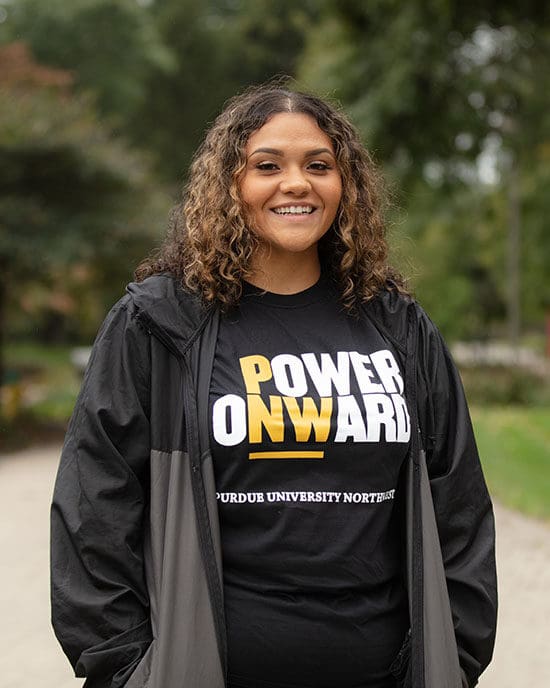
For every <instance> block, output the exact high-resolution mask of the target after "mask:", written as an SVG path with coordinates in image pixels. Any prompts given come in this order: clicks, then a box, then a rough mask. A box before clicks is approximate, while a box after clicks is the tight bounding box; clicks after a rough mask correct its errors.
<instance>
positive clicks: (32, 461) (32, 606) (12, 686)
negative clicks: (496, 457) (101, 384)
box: [0, 447, 550, 688]
mask: <svg viewBox="0 0 550 688" xmlns="http://www.w3.org/2000/svg"><path fill="white" fill-rule="evenodd" d="M58 455H59V449H58V448H57V447H53V448H35V449H31V450H27V451H24V452H20V453H17V454H11V455H5V456H2V457H0V524H1V526H0V551H1V552H2V558H1V560H0V609H1V610H2V623H1V624H0V647H1V648H2V652H1V653H0V686H2V688H71V687H73V688H77V687H78V686H79V685H81V684H82V681H81V680H75V679H73V678H72V673H71V669H70V666H69V664H68V662H67V660H66V659H65V657H64V656H63V654H62V653H61V650H60V649H59V647H58V645H57V641H56V640H55V638H54V636H53V633H52V631H51V628H50V623H49V587H48V528H49V523H48V509H49V502H50V497H51V492H52V488H53V481H54V477H55V471H56V468H57V461H58ZM496 517H497V532H498V551H497V556H498V564H499V579H500V598H501V604H500V623H499V633H498V639H497V646H496V650H495V658H494V661H493V663H492V665H491V666H490V667H489V669H488V670H487V672H486V673H485V674H484V675H483V677H482V678H481V680H480V682H479V686H480V688H546V687H547V686H548V685H549V681H550V652H549V651H548V648H547V646H548V642H547V637H546V636H547V633H545V631H546V632H548V631H549V630H550V526H549V525H546V524H543V523H539V522H536V521H532V520H530V519H527V518H525V517H523V516H520V515H518V514H516V513H513V512H511V511H508V510H506V509H504V508H502V507H500V506H498V505H497V508H496Z"/></svg>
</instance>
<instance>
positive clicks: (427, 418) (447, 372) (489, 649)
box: [418, 313, 497, 686]
mask: <svg viewBox="0 0 550 688" xmlns="http://www.w3.org/2000/svg"><path fill="white" fill-rule="evenodd" d="M419 347H420V350H419V354H420V366H419V371H420V375H421V378H422V379H421V380H420V381H419V386H418V390H419V408H420V409H425V413H424V414H423V417H421V418H420V424H421V428H422V431H423V439H424V444H425V446H426V455H427V464H428V473H429V477H430V487H431V491H432V497H433V502H434V508H435V515H436V520H437V526H438V531H439V538H440V541H441V550H442V554H443V563H444V567H445V575H446V579H447V588H448V592H449V598H450V603H451V610H452V614H453V622H454V627H455V634H456V639H457V645H458V651H459V659H460V664H461V667H462V669H463V671H464V672H465V674H466V676H467V678H468V681H469V683H470V685H471V686H473V685H475V684H476V683H477V681H478V678H479V675H480V674H481V672H482V671H483V670H484V669H485V667H486V666H487V665H488V664H489V661H490V660H491V656H492V653H493V646H494V641H495V632H496V612H497V586H496V570H495V534H494V518H493V509H492V504H491V500H490V497H489V494H488V491H487V486H486V483H485V479H484V477H483V473H482V469H481V465H480V461H479V456H478V452H477V447H476V443H475V439H474V434H473V430H472V424H471V421H470V414H469V411H468V406H467V403H466V398H465V395H464V391H463V388H462V383H461V380H460V377H459V375H458V372H457V370H456V367H455V365H454V363H453V361H452V359H451V355H450V353H449V351H448V349H447V347H446V345H445V343H444V341H443V339H442V337H441V335H440V333H439V332H438V330H437V328H436V327H435V326H434V325H433V323H432V322H431V321H430V320H429V318H427V316H426V315H425V314H424V313H422V314H421V317H420V338H419Z"/></svg>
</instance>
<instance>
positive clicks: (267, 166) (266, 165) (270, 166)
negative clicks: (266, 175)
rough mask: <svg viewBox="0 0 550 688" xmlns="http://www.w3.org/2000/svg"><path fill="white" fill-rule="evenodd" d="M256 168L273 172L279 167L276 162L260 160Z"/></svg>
mask: <svg viewBox="0 0 550 688" xmlns="http://www.w3.org/2000/svg"><path fill="white" fill-rule="evenodd" d="M256 169H257V170H260V171H262V172H273V171H274V170H277V169H278V167H277V165H276V164H275V163H274V162H259V163H258V164H257V165H256Z"/></svg>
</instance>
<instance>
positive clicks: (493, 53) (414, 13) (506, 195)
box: [299, 0, 550, 337]
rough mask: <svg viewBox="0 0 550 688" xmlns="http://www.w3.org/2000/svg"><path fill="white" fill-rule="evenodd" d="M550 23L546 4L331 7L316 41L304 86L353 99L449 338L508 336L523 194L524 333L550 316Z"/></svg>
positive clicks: (333, 3) (345, 1)
mask: <svg viewBox="0 0 550 688" xmlns="http://www.w3.org/2000/svg"><path fill="white" fill-rule="evenodd" d="M547 18H548V10H547V9H544V7H543V6H542V5H541V4H539V3H529V4H528V5H527V6H526V7H524V6H522V7H521V8H520V7H519V6H518V5H516V4H514V3H511V2H503V3H498V4H497V3H493V2H477V3H473V2H466V3H464V2H457V0H430V2H420V1H413V2H408V3H405V4H403V3H399V2H397V1H396V0H379V1H377V2H373V3H363V2H359V1H358V0H342V1H340V0H326V1H325V2H324V3H323V12H322V16H321V19H320V21H319V22H318V23H317V24H316V25H315V26H314V27H312V28H311V30H310V31H309V32H308V40H307V46H306V50H305V51H304V54H303V56H302V60H301V63H300V68H299V77H300V79H302V80H303V81H304V82H305V83H307V84H309V85H310V86H313V87H314V88H316V89H318V90H319V91H321V92H323V93H329V94H332V95H334V96H336V97H337V98H339V99H341V100H342V101H343V103H344V105H345V106H346V108H347V109H348V111H349V112H350V113H351V114H352V117H353V119H354V121H355V122H356V123H357V125H358V127H359V129H360V131H361V132H362V133H363V135H364V138H365V140H366V142H367V145H368V147H369V148H370V149H371V150H372V151H373V152H374V154H375V157H376V158H377V159H378V161H379V162H380V163H382V164H383V165H384V167H385V169H386V172H387V174H388V176H389V177H390V178H391V179H392V180H394V181H395V184H396V186H397V187H398V188H399V189H400V190H401V193H400V194H399V195H398V196H397V198H398V204H399V207H400V209H401V210H402V213H403V216H404V219H401V220H400V221H399V222H398V223H397V224H398V231H397V232H396V233H395V234H396V235H397V236H399V233H400V232H401V233H402V234H404V235H406V236H409V237H411V239H412V245H411V244H409V246H408V248H409V251H410V254H409V262H412V264H413V266H414V268H413V272H415V273H416V277H415V279H414V280H413V282H414V283H415V286H416V291H417V293H418V295H419V297H420V298H421V300H422V301H423V303H425V304H426V306H427V307H428V309H429V310H430V312H431V313H432V314H433V316H434V318H435V319H436V320H437V322H438V323H440V324H441V325H442V329H443V330H444V331H445V333H446V334H447V335H449V336H453V337H457V336H461V337H467V336H476V337H481V336H487V335H488V334H491V333H494V332H495V329H498V326H499V325H500V329H502V324H503V322H504V319H505V317H506V308H507V306H506V303H507V299H508V291H509V284H508V283H509V275H508V273H507V234H508V231H509V229H508V228H509V225H510V223H511V220H510V218H511V214H512V210H511V200H510V189H511V187H515V188H516V189H517V193H518V196H519V205H520V224H521V255H520V266H521V275H522V276H521V282H522V284H521V308H522V312H523V318H524V321H525V322H526V323H527V324H528V325H536V324H537V323H540V322H541V320H542V318H543V316H544V313H545V310H546V309H547V306H548V303H547V302H548V293H550V281H549V278H548V270H547V269H545V268H544V267H543V266H545V265H548V260H549V258H550V254H549V252H550V234H549V233H548V231H547V229H546V223H545V217H546V216H547V210H548V208H547V207H546V206H547V200H546V199H547V194H545V193H544V192H543V191H542V189H543V188H546V187H547V181H548V159H549V155H548V151H547V147H548V143H547V142H548V141H549V140H550V111H549V110H548V107H547V93H548V92H549V90H550V30H549V28H548V26H549V25H548V22H545V21H544V20H545V19H547ZM512 172H514V174H513V175H512ZM516 178H517V179H518V180H519V181H516ZM402 243H403V244H404V241H402ZM402 264H405V265H406V261H402Z"/></svg>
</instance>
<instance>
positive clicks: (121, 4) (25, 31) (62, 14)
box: [0, 0, 175, 119]
mask: <svg viewBox="0 0 550 688" xmlns="http://www.w3.org/2000/svg"><path fill="white" fill-rule="evenodd" d="M6 13H7V17H6V20H5V22H4V24H3V25H2V28H1V31H0V42H3V43H8V42H11V41H14V40H24V41H25V42H26V43H27V44H28V45H30V47H31V48H32V52H33V54H34V55H35V57H36V58H37V60H38V61H39V62H41V63H42V64H47V65H52V66H56V67H62V68H64V69H70V70H73V71H74V75H75V79H76V85H77V87H79V88H81V89H84V90H90V91H92V92H93V93H94V94H95V95H96V97H97V105H98V107H99V110H100V112H102V113H109V114H110V115H117V116H118V117H120V118H122V119H126V118H128V117H129V116H130V115H131V114H132V113H134V112H135V110H136V109H137V108H138V107H139V106H141V104H142V103H143V101H144V100H145V99H146V98H147V95H148V94H147V89H146V80H147V76H148V75H149V74H150V73H151V72H152V71H153V70H155V71H161V72H167V71H170V70H171V69H173V68H174V67H175V63H174V59H173V56H172V54H171V53H170V51H169V50H168V49H167V48H166V46H165V45H164V43H163V42H162V41H161V39H160V37H159V35H158V31H157V28H156V25H155V23H154V22H152V21H151V18H150V16H149V12H148V11H147V10H146V9H145V8H144V7H141V6H140V4H139V3H137V2H136V1H135V0H71V2H66V0H48V2H47V3H44V2H41V0H18V1H17V2H16V3H9V4H8V5H7V7H6Z"/></svg>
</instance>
